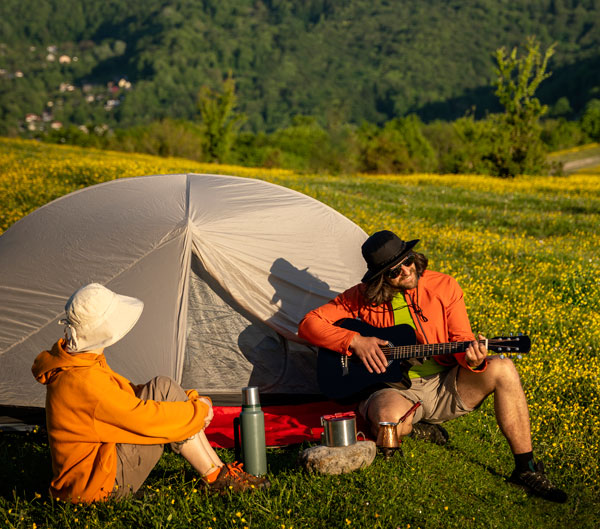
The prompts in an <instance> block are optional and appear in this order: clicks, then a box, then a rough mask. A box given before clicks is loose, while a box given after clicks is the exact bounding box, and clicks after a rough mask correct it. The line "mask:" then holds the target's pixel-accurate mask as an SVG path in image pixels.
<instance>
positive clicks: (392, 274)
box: [385, 255, 415, 279]
mask: <svg viewBox="0 0 600 529" xmlns="http://www.w3.org/2000/svg"><path fill="white" fill-rule="evenodd" d="M414 262H415V256H414V255H409V256H408V257H407V258H406V259H404V260H403V261H402V262H401V263H399V264H397V265H396V266H395V267H394V268H390V269H389V270H386V272H385V277H387V278H388V279H396V278H397V277H398V276H399V275H400V274H401V273H402V270H401V268H402V267H403V266H410V265H412V264H413V263H414Z"/></svg>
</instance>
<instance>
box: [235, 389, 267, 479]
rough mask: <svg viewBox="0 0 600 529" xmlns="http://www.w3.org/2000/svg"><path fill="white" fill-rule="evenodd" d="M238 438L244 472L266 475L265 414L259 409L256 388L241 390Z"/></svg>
mask: <svg viewBox="0 0 600 529" xmlns="http://www.w3.org/2000/svg"><path fill="white" fill-rule="evenodd" d="M240 436H241V445H242V461H243V462H244V470H245V471H246V472H248V474H252V475H253V476H263V475H264V474H266V473H267V447H266V443H265V414H264V413H263V411H262V410H261V408H260V400H259V396H258V388H257V387H256V386H250V387H247V388H242V412H241V413H240Z"/></svg>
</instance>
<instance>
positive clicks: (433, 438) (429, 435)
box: [408, 422, 450, 446]
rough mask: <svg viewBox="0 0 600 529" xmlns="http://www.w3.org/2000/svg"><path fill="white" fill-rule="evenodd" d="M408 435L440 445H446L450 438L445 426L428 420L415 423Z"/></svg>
mask: <svg viewBox="0 0 600 529" xmlns="http://www.w3.org/2000/svg"><path fill="white" fill-rule="evenodd" d="M408 437H410V438H411V439H417V440H419V441H428V442H430V443H434V444H436V445H440V446H444V445H445V444H446V443H447V442H448V439H449V438H450V436H449V435H448V432H447V431H446V429H445V428H442V427H441V426H440V425H439V424H430V423H428V422H418V423H416V424H413V427H412V432H410V434H409V435H408Z"/></svg>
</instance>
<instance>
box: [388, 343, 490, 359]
mask: <svg viewBox="0 0 600 529" xmlns="http://www.w3.org/2000/svg"><path fill="white" fill-rule="evenodd" d="M470 343H471V342H448V343H425V344H417V345H401V346H399V347H393V346H392V347H383V348H382V350H383V353H384V354H385V356H387V357H388V358H390V359H392V360H398V359H407V358H425V357H427V356H434V355H448V354H454V353H464V352H465V351H466V350H467V347H469V344H470ZM480 343H485V342H484V341H482V342H480Z"/></svg>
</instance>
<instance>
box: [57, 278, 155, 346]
mask: <svg viewBox="0 0 600 529" xmlns="http://www.w3.org/2000/svg"><path fill="white" fill-rule="evenodd" d="M143 309H144V303H143V302H142V301H140V300H139V299H137V298H132V297H129V296H122V295H120V294H115V293H114V292H113V291H112V290H109V289H108V288H106V287H105V286H103V285H100V284H99V283H90V284H89V285H85V286H83V287H81V288H80V289H79V290H77V291H76V292H75V293H74V294H73V295H72V296H71V297H70V298H69V301H67V304H66V305H65V314H66V316H67V317H66V318H65V319H64V320H60V322H59V323H61V324H64V325H65V338H66V340H67V350H68V351H69V352H72V353H80V352H83V351H91V350H93V349H99V348H101V347H108V346H109V345H112V344H114V343H115V342H117V341H119V340H120V339H121V338H123V336H125V335H126V334H127V333H128V332H129V331H130V330H131V329H132V328H133V326H134V325H135V324H136V322H137V321H138V319H139V318H140V316H141V314H142V310H143Z"/></svg>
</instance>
